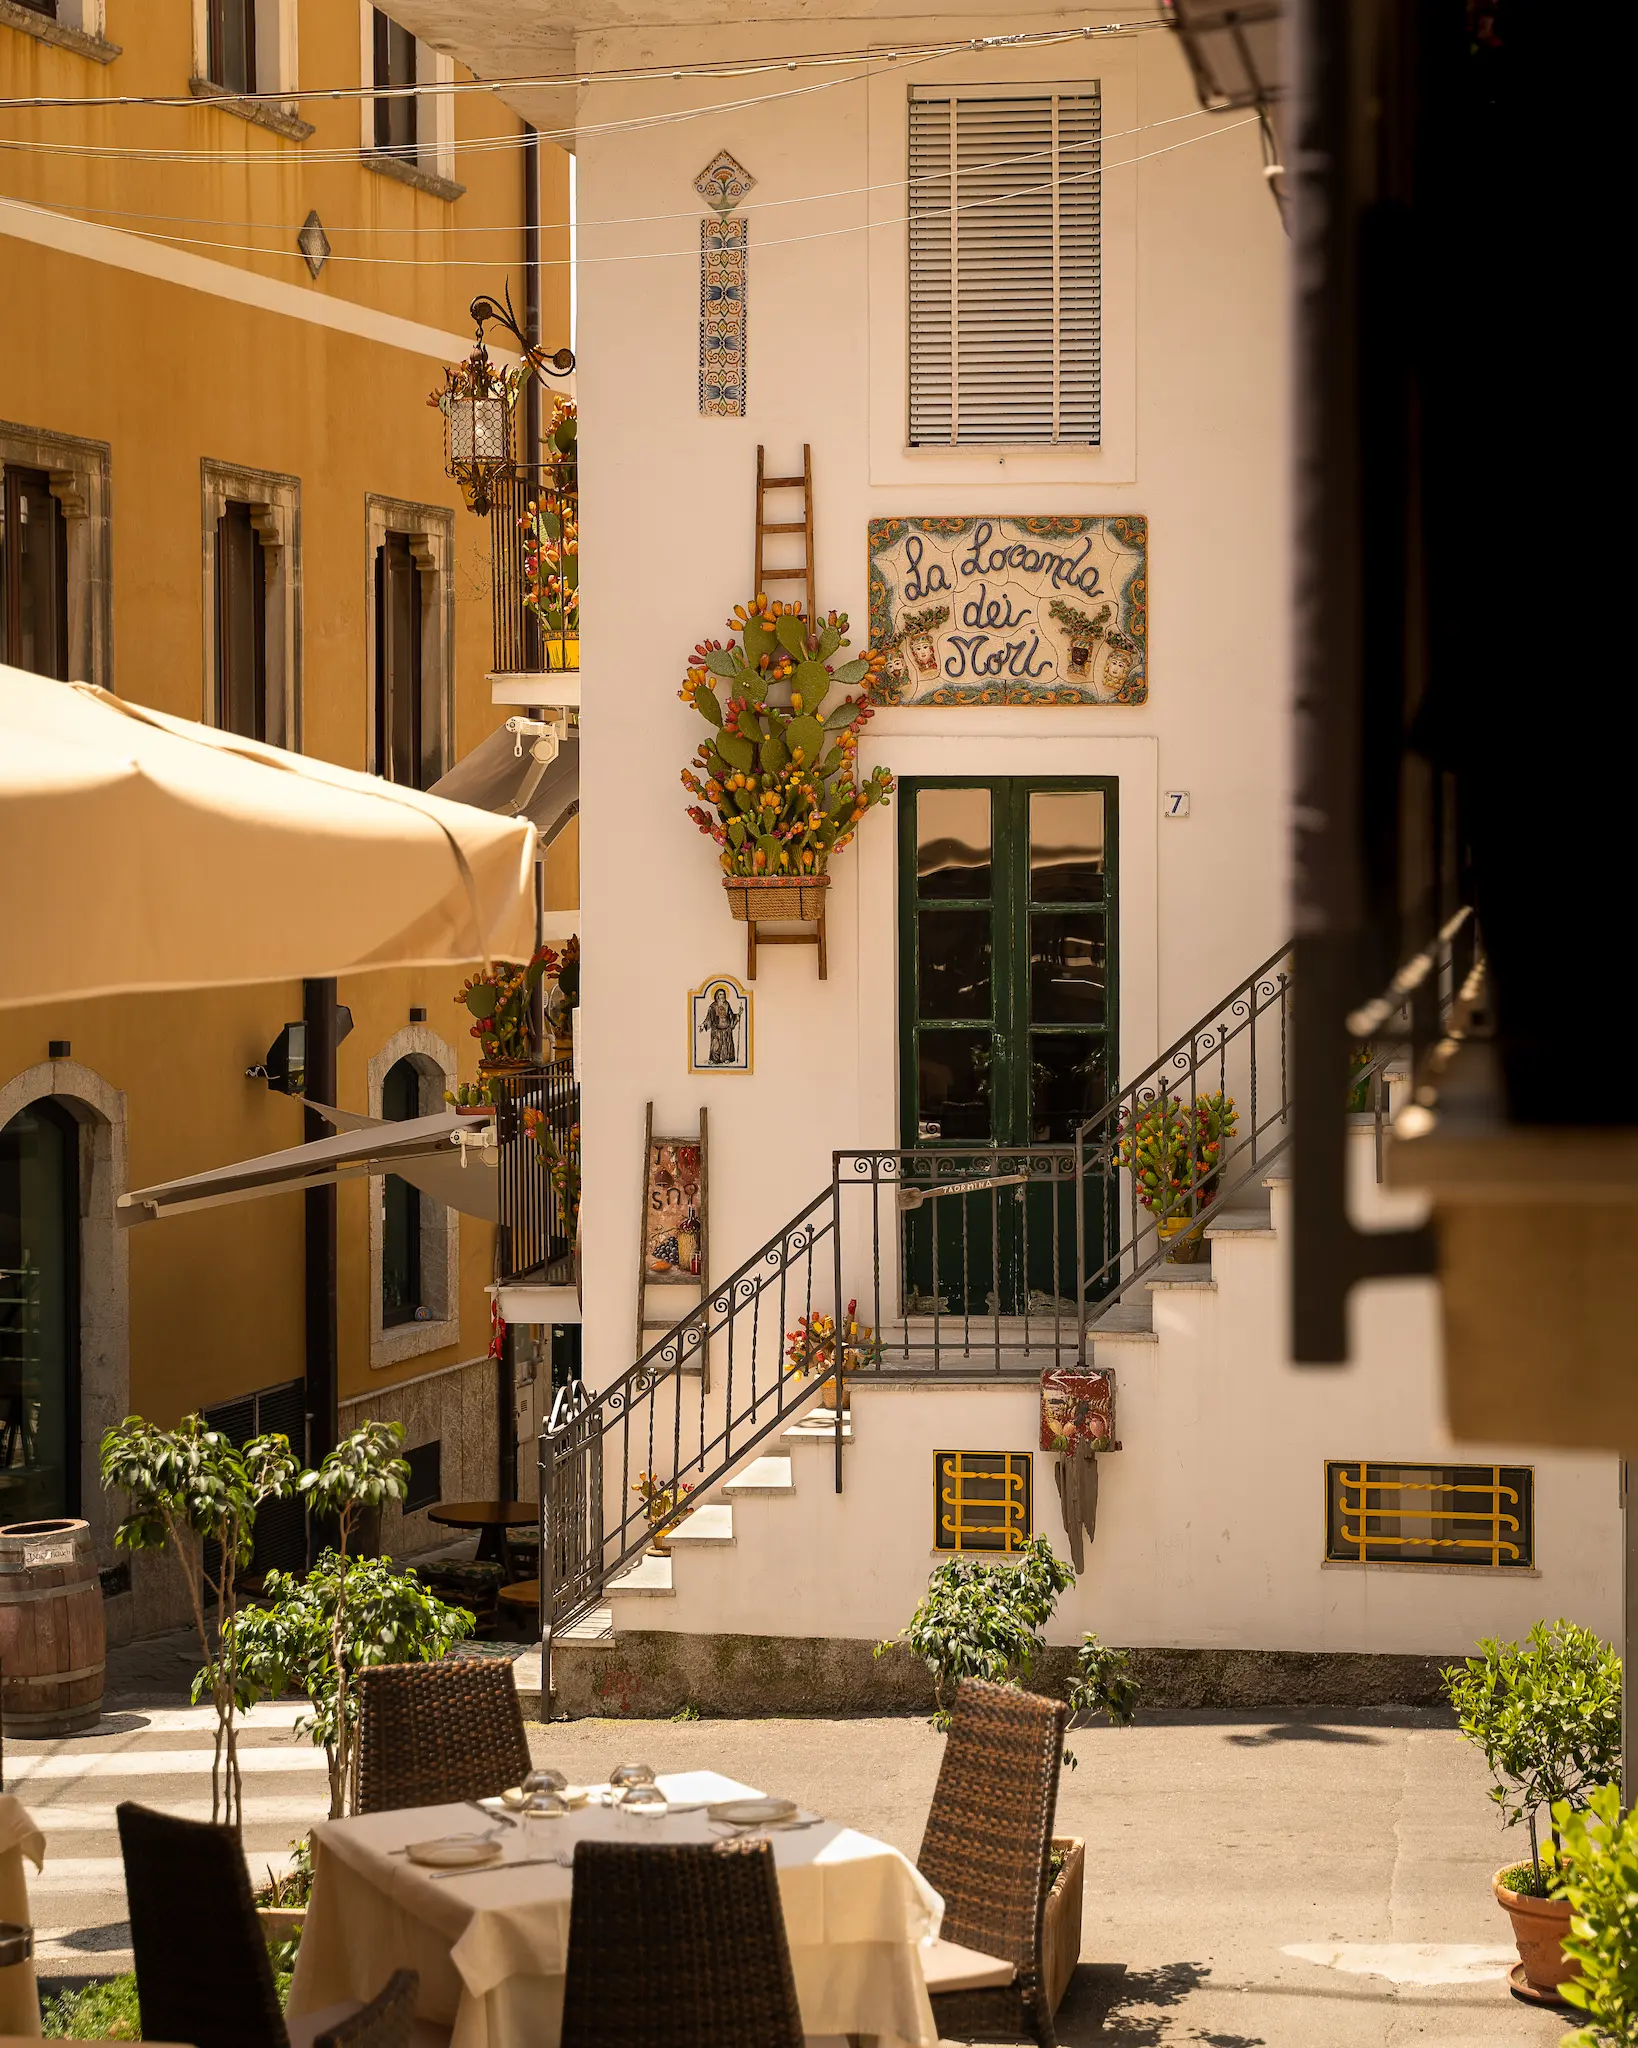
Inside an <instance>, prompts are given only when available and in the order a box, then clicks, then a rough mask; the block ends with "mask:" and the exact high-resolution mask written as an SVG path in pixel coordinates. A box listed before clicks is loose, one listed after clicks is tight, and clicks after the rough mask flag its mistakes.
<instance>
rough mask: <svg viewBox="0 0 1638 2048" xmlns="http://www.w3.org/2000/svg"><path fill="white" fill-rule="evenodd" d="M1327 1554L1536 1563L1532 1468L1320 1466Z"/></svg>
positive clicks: (1376, 1560) (1349, 1558)
mask: <svg viewBox="0 0 1638 2048" xmlns="http://www.w3.org/2000/svg"><path fill="white" fill-rule="evenodd" d="M1325 1497H1326V1517H1325V1555H1326V1559H1327V1561H1328V1562H1330V1563H1332V1564H1476V1565H1486V1566H1488V1567H1489V1568H1490V1569H1491V1570H1493V1571H1520V1570H1528V1569H1529V1568H1530V1567H1531V1566H1532V1565H1533V1564H1534V1563H1535V1473H1534V1471H1533V1470H1532V1468H1531V1467H1530V1466H1528V1465H1376V1464H1371V1463H1369V1462H1367V1461H1366V1460H1364V1459H1359V1460H1356V1461H1354V1462H1352V1463H1350V1462H1348V1461H1346V1460H1337V1461H1333V1462H1331V1463H1329V1464H1327V1466H1326V1468H1325Z"/></svg>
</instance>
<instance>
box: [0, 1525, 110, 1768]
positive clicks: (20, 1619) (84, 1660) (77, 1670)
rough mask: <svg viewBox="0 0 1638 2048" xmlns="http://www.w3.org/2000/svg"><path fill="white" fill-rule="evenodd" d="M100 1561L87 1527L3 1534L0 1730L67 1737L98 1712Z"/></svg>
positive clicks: (16, 1529)
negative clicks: (2, 1728)
mask: <svg viewBox="0 0 1638 2048" xmlns="http://www.w3.org/2000/svg"><path fill="white" fill-rule="evenodd" d="M106 1649H107V1644H106V1639H105V1637H104V1634H103V1625H102V1587H101V1585H100V1584H99V1582H98V1579H97V1554H96V1552H95V1550H94V1549H93V1548H92V1546H91V1531H90V1528H89V1527H88V1525H87V1524H86V1523H84V1522H73V1521H50V1522H11V1523H8V1524H6V1525H5V1526H4V1527H0V1725H3V1726H4V1730H5V1733H6V1734H7V1735H71V1734H73V1732H74V1731H75V1730H76V1729H78V1728H90V1727H92V1726H94V1725H95V1723H96V1720H97V1717H98V1716H99V1714H100V1713H101V1712H102V1682H103V1672H104V1668H105V1663H106Z"/></svg>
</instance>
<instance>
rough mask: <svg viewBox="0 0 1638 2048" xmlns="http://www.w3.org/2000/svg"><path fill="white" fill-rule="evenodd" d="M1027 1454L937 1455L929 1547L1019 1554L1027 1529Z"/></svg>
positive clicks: (1026, 1536) (1028, 1501) (1028, 1465)
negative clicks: (931, 1534) (931, 1541)
mask: <svg viewBox="0 0 1638 2048" xmlns="http://www.w3.org/2000/svg"><path fill="white" fill-rule="evenodd" d="M1031 1470H1032V1465H1031V1459H1030V1454H1029V1452H1028V1451H936V1452H935V1453H934V1455H933V1547H934V1548H935V1549H936V1550H999V1551H1012V1550H1022V1549H1023V1547H1024V1545H1025V1544H1026V1543H1027V1542H1028V1541H1029V1538H1030V1530H1031V1519H1030V1516H1031V1505H1032V1503H1031V1498H1030V1474H1031Z"/></svg>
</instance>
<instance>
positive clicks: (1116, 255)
mask: <svg viewBox="0 0 1638 2048" xmlns="http://www.w3.org/2000/svg"><path fill="white" fill-rule="evenodd" d="M881 47H882V51H883V59H884V61H883V62H882V64H881V66H880V68H879V70H878V71H877V73H876V74H875V76H874V77H873V78H872V81H871V84H870V87H869V98H868V107H869V111H868V165H869V178H868V183H869V186H870V193H869V199H868V207H869V219H870V223H871V226H870V235H869V251H868V259H867V260H868V265H869V282H868V290H869V339H868V347H869V378H868V390H869V411H870V420H869V435H870V481H871V482H872V483H873V484H889V485H891V484H910V485H926V484H927V483H929V482H932V483H935V484H936V483H938V482H939V481H940V480H943V481H945V482H947V483H950V484H957V485H968V484H971V483H976V482H981V481H983V480H984V479H986V478H988V479H991V480H993V482H992V488H993V487H994V485H1006V486H1012V485H1015V484H1016V485H1020V486H1027V485H1032V484H1050V483H1060V482H1062V483H1099V484H1105V483H1108V484H1116V483H1135V482H1136V480H1137V317H1136V295H1137V233H1136V214H1137V173H1136V170H1135V168H1134V167H1133V166H1132V165H1131V163H1130V162H1129V161H1124V160H1123V159H1125V158H1129V157H1130V155H1131V153H1132V151H1131V145H1130V144H1129V143H1127V142H1122V143H1118V144H1116V146H1115V149H1114V152H1113V154H1114V156H1115V161H1114V163H1113V164H1111V163H1110V162H1109V161H1108V157H1107V154H1106V155H1105V160H1104V162H1103V166H1102V175H1101V180H1100V184H1101V196H1102V206H1101V212H1100V250H1099V254H1100V271H1101V277H1102V314H1101V322H1100V356H1101V377H1100V384H1101V414H1102V418H1101V435H1102V438H1101V440H1100V441H1099V442H1097V443H1096V444H1090V443H1087V442H1085V441H1069V442H1060V443H1058V444H1056V445H1052V444H1048V443H1039V442H1036V443H1019V444H1014V445H1012V446H1005V445H997V444H994V443H984V444H967V443H957V444H956V445H954V446H952V445H950V444H948V443H943V444H939V445H924V446H920V447H912V446H911V445H910V441H909V418H910V406H909V378H910V331H909V330H910V321H909V267H910V229H909V224H908V221H907V219H906V215H907V213H908V207H907V204H906V194H907V192H908V180H909V156H910V116H909V106H908V98H909V90H910V85H911V80H910V79H909V78H908V77H907V76H906V75H905V74H904V73H903V72H902V70H900V68H899V67H898V66H896V65H893V64H890V63H888V62H886V61H885V53H886V50H887V48H888V47H890V46H888V45H882V46H881ZM1094 63H1095V65H1096V67H1097V68H1096V76H1095V77H1093V76H1089V73H1090V72H1091V70H1092V66H1093V64H1094ZM996 70H997V67H996V62H995V59H994V57H993V56H990V55H987V54H985V53H983V52H973V53H971V54H968V55H964V56H960V57H952V58H948V59H944V60H941V61H940V62H939V63H937V64H930V65H928V66H927V67H926V68H925V69H922V68H920V67H918V68H917V71H916V73H915V80H914V82H915V84H916V85H917V86H922V87H927V88H931V89H935V90H939V91H950V92H953V93H957V94H960V95H962V96H966V95H968V94H971V95H972V96H973V97H974V98H984V99H994V98H997V97H999V96H1000V95H1002V94H1004V93H1005V94H1012V93H1016V94H1018V95H1020V96H1031V95H1037V94H1042V93H1054V92H1057V93H1066V92H1074V91H1076V90H1082V91H1084V90H1086V89H1087V88H1088V87H1089V86H1091V85H1094V84H1095V85H1096V87H1097V89H1098V92H1099V95H1100V98H1101V100H1102V131H1103V134H1104V135H1105V136H1106V137H1113V136H1117V135H1119V136H1125V135H1129V134H1130V131H1131V130H1133V129H1134V128H1135V127H1136V124H1137V54H1136V51H1135V50H1134V48H1133V47H1132V46H1131V45H1130V44H1125V43H1100V44H1098V45H1097V46H1096V50H1095V55H1094V54H1093V53H1092V52H1091V51H1090V50H1089V48H1088V47H1087V46H1085V45H1082V44H1075V45H1072V46H1070V49H1069V51H1068V54H1067V55H1066V56H1065V57H1064V59H1063V62H1062V68H1061V69H1059V70H1057V71H1056V72H1055V70H1054V68H1053V67H1052V66H1051V65H1050V64H1048V63H1044V62H1043V63H1041V64H1040V65H1039V68H1036V69H1035V70H1034V72H1033V75H1032V76H1031V77H1030V78H1028V79H1020V80H1017V81H1012V80H1005V81H1002V80H998V79H997V76H996ZM999 509H1006V508H1005V507H1004V506H1000V507H999ZM1027 509H1030V510H1034V509H1036V507H1035V506H1034V505H1033V504H1031V505H1029V506H1028V507H1027Z"/></svg>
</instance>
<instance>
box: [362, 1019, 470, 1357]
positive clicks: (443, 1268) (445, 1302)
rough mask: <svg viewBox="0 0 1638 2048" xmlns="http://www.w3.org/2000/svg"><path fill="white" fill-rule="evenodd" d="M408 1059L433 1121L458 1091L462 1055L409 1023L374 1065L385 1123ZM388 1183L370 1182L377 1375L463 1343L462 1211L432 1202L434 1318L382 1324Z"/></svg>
mask: <svg viewBox="0 0 1638 2048" xmlns="http://www.w3.org/2000/svg"><path fill="white" fill-rule="evenodd" d="M403 1059H408V1060H413V1061H414V1063H415V1066H416V1068H417V1070H418V1071H419V1073H420V1076H421V1109H422V1113H423V1114H424V1115H427V1116H432V1115H435V1114H436V1113H437V1112H438V1111H439V1110H441V1109H442V1108H443V1106H444V1090H445V1089H446V1088H453V1087H454V1085H455V1080H456V1075H457V1072H458V1061H457V1055H456V1052H455V1048H454V1047H453V1046H452V1045H450V1044H448V1043H447V1042H446V1041H445V1040H444V1039H442V1038H440V1037H439V1036H438V1034H437V1032H436V1031H434V1030H433V1029H432V1027H431V1025H430V1024H406V1025H405V1027H404V1028H403V1030H402V1031H395V1032H394V1033H393V1035H392V1037H391V1038H389V1039H388V1040H387V1042H386V1044H385V1045H383V1046H382V1048H381V1050H380V1051H379V1052H378V1053H377V1054H376V1055H375V1057H374V1058H373V1059H372V1060H371V1061H370V1063H369V1068H368V1088H369V1103H368V1108H369V1114H370V1115H371V1116H380V1114H381V1097H382V1091H383V1089H384V1088H385V1086H386V1081H387V1076H388V1074H389V1073H391V1071H392V1070H393V1068H394V1067H395V1066H397V1064H398V1062H399V1061H400V1060H403ZM381 1184H382V1176H381V1175H380V1174H372V1175H371V1176H370V1183H369V1187H370V1198H369V1199H370V1368H371V1370H372V1371H375V1372H379V1371H381V1370H382V1369H383V1368H384V1367H386V1366H393V1365H402V1364H403V1362H404V1360H405V1359H407V1358H421V1357H424V1356H425V1355H426V1353H427V1352H429V1351H442V1350H445V1349H446V1348H447V1347H448V1346H449V1345H451V1344H458V1343H459V1342H460V1338H461V1219H460V1212H459V1210H456V1209H447V1208H445V1206H444V1205H443V1203H442V1202H435V1201H433V1200H432V1199H431V1197H430V1196H428V1195H422V1196H421V1198H420V1201H421V1280H422V1285H423V1286H424V1288H425V1289H426V1292H427V1294H428V1296H429V1297H430V1298H429V1300H428V1301H427V1302H426V1304H425V1306H426V1307H427V1308H429V1309H431V1311H432V1317H431V1319H430V1320H428V1321H426V1322H418V1323H394V1324H392V1325H390V1326H389V1325H388V1324H386V1323H385V1322H383V1320H382V1316H381V1261H382V1251H383V1247H382V1236H383V1232H382V1221H381Z"/></svg>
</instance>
